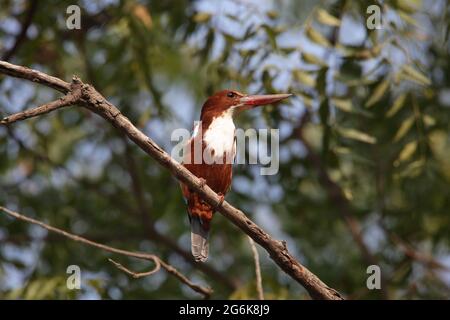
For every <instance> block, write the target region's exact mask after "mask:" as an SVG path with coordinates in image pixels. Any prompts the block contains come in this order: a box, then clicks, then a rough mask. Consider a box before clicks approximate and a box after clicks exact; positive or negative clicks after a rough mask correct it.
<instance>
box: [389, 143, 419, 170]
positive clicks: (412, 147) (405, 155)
mask: <svg viewBox="0 0 450 320" xmlns="http://www.w3.org/2000/svg"><path fill="white" fill-rule="evenodd" d="M417 145H418V142H417V141H411V142H409V143H407V144H406V145H405V146H404V147H403V149H402V151H400V154H399V156H398V157H397V159H396V160H395V161H394V166H398V165H399V164H400V163H402V162H405V161H407V160H409V159H410V158H411V157H412V155H413V154H414V152H416V150H417Z"/></svg>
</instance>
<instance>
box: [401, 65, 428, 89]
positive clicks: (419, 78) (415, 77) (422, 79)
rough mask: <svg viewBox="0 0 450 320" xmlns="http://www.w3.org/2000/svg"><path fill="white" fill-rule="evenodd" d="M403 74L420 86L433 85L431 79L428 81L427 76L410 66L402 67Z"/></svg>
mask: <svg viewBox="0 0 450 320" xmlns="http://www.w3.org/2000/svg"><path fill="white" fill-rule="evenodd" d="M402 71H403V73H404V74H405V75H406V76H407V77H406V78H407V79H410V80H412V81H415V82H417V83H418V84H421V85H424V86H429V85H430V84H431V81H430V79H428V77H427V76H425V75H424V74H423V73H421V72H420V71H418V70H417V69H414V67H412V66H410V65H403V66H402Z"/></svg>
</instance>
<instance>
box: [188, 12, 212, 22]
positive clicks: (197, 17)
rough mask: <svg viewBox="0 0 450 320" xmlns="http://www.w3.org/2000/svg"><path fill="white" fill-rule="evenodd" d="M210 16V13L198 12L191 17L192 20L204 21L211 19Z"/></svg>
mask: <svg viewBox="0 0 450 320" xmlns="http://www.w3.org/2000/svg"><path fill="white" fill-rule="evenodd" d="M211 17H212V14H211V13H209V12H198V13H196V14H195V15H194V16H193V17H192V20H194V21H195V22H197V23H205V22H208V21H209V20H211Z"/></svg>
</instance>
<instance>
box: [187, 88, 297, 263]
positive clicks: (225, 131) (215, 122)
mask: <svg viewBox="0 0 450 320" xmlns="http://www.w3.org/2000/svg"><path fill="white" fill-rule="evenodd" d="M288 96H290V95H288V94H279V95H262V96H247V95H244V94H242V93H240V92H237V91H231V90H223V91H220V92H218V93H216V94H214V95H213V96H211V97H210V98H208V100H207V101H206V102H205V104H204V105H203V107H202V111H201V115H200V121H201V122H200V124H199V125H197V126H196V127H195V128H194V133H193V135H192V137H191V139H190V140H189V142H188V144H187V145H186V147H185V149H184V155H183V165H184V166H185V167H186V168H187V169H188V170H189V171H190V172H192V173H193V174H194V175H195V176H197V177H198V178H202V179H203V180H204V182H205V183H206V184H207V185H208V186H209V187H210V188H211V189H212V190H214V191H215V192H216V193H217V194H219V195H221V196H222V197H224V196H225V194H226V193H227V192H228V191H229V190H230V187H231V181H232V164H233V162H234V158H235V156H236V141H235V138H234V133H235V127H234V122H233V116H234V115H236V114H237V113H238V112H240V111H242V110H247V109H251V108H253V107H255V106H258V105H264V104H269V103H273V102H277V101H279V100H281V99H284V98H286V97H288ZM181 190H182V193H183V196H184V198H185V199H186V202H187V205H188V213H189V220H190V223H191V250H192V254H193V256H194V258H195V260H197V261H202V262H203V261H205V260H206V259H207V257H208V235H209V230H210V228H211V220H212V218H213V215H214V212H215V208H213V207H211V206H210V205H209V204H208V203H206V202H205V201H204V200H203V199H201V197H199V195H198V194H197V193H195V192H193V191H192V190H190V189H189V187H188V186H186V185H185V184H183V183H181Z"/></svg>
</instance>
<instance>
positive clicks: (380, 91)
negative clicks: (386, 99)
mask: <svg viewBox="0 0 450 320" xmlns="http://www.w3.org/2000/svg"><path fill="white" fill-rule="evenodd" d="M389 82H390V81H389V79H385V80H383V81H381V82H380V84H378V86H376V88H375V89H374V90H373V93H372V95H371V96H370V98H369V100H367V102H366V107H371V106H373V105H374V104H375V103H377V102H378V101H380V99H381V98H383V96H384V94H385V93H386V90H387V89H388V88H389Z"/></svg>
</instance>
